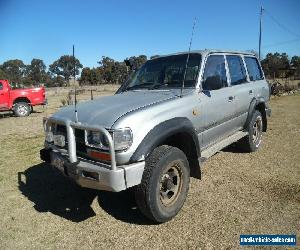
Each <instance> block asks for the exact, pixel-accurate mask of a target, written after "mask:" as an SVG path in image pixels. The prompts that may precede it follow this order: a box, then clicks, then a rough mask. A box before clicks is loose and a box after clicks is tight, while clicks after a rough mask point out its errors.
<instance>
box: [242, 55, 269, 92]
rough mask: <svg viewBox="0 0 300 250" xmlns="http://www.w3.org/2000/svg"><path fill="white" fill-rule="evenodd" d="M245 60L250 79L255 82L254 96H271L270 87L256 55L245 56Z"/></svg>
mask: <svg viewBox="0 0 300 250" xmlns="http://www.w3.org/2000/svg"><path fill="white" fill-rule="evenodd" d="M244 61H245V64H246V68H247V72H248V75H249V81H250V82H251V83H252V84H253V85H252V87H253V91H254V96H255V97H260V95H263V96H264V97H265V96H269V88H268V85H267V84H266V80H265V78H264V75H263V72H262V70H261V67H260V65H259V62H258V60H257V58H256V57H254V56H244Z"/></svg>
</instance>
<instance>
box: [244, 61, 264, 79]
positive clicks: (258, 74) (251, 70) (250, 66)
mask: <svg viewBox="0 0 300 250" xmlns="http://www.w3.org/2000/svg"><path fill="white" fill-rule="evenodd" d="M245 63H246V66H247V70H248V74H249V78H250V81H257V80H261V79H263V74H262V71H261V69H260V66H259V64H258V61H257V59H256V58H255V57H245Z"/></svg>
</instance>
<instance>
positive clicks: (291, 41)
mask: <svg viewBox="0 0 300 250" xmlns="http://www.w3.org/2000/svg"><path fill="white" fill-rule="evenodd" d="M297 41H300V38H297V39H293V40H288V41H283V42H279V43H273V44H268V45H265V46H263V48H264V49H265V48H270V47H275V46H278V45H283V44H289V43H294V42H297Z"/></svg>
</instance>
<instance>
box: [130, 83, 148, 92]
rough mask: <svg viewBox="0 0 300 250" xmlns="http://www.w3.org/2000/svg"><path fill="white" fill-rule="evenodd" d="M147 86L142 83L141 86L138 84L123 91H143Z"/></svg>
mask: <svg viewBox="0 0 300 250" xmlns="http://www.w3.org/2000/svg"><path fill="white" fill-rule="evenodd" d="M148 85H149V83H142V84H138V85H133V86H131V87H127V88H126V89H125V91H128V90H134V89H139V88H141V89H145V88H148Z"/></svg>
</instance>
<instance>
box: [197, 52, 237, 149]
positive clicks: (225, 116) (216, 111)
mask: <svg viewBox="0 0 300 250" xmlns="http://www.w3.org/2000/svg"><path fill="white" fill-rule="evenodd" d="M200 101H201V117H199V118H201V119H204V128H203V131H201V133H200V134H199V138H202V143H201V148H202V149H204V148H206V147H208V146H210V145H211V144H214V143H215V142H217V141H219V140H221V139H222V138H224V137H225V136H226V135H228V134H230V133H232V131H233V130H235V129H236V128H235V126H234V124H233V120H232V117H233V116H234V114H235V105H234V102H233V96H232V92H231V89H230V88H229V87H228V81H227V73H226V65H225V56H224V55H222V54H213V55H210V56H208V58H207V60H206V64H205V68H204V73H203V77H202V91H201V93H200Z"/></svg>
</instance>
